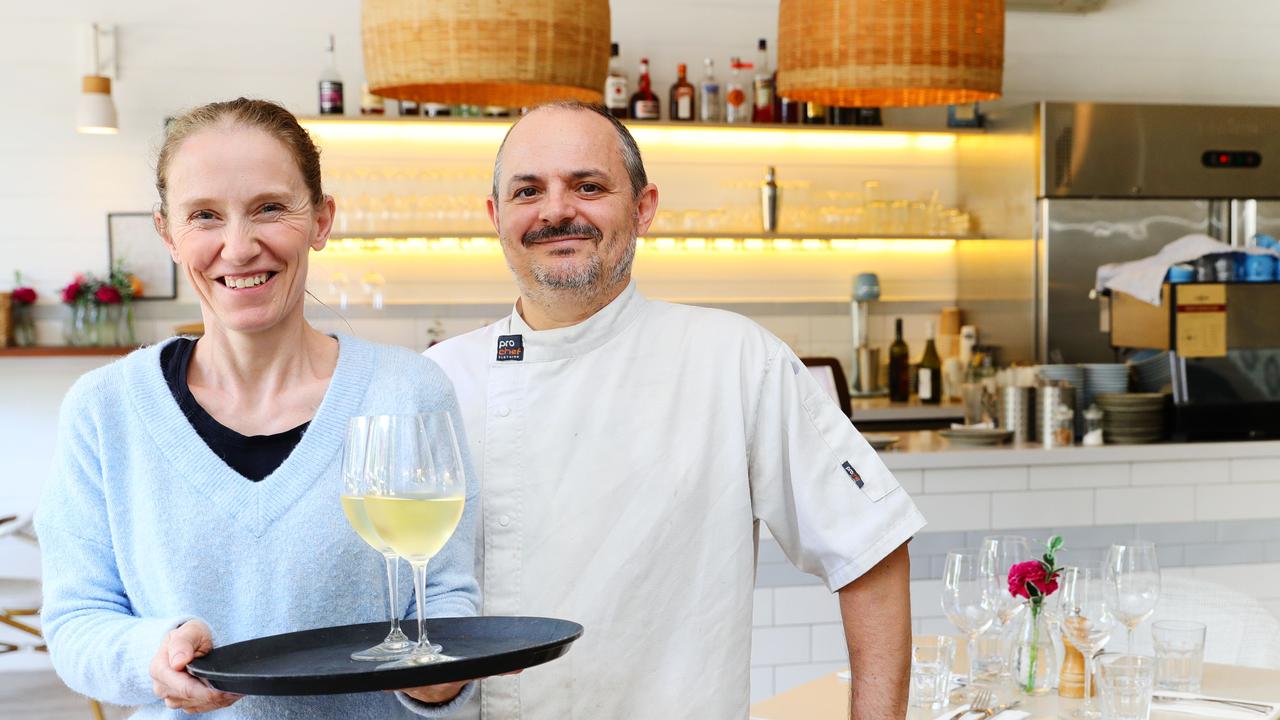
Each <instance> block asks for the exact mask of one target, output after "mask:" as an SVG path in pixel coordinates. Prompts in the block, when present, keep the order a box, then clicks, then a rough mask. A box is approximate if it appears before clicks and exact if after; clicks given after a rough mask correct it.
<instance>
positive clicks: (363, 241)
mask: <svg viewBox="0 0 1280 720" xmlns="http://www.w3.org/2000/svg"><path fill="white" fill-rule="evenodd" d="M971 239H977V236H972V235H966V236H921V235H882V234H877V235H857V234H837V235H826V234H813V233H788V234H776V235H771V234H743V233H717V234H691V233H651V234H649V235H647V236H645V237H642V238H640V239H639V240H638V245H637V248H636V250H637V252H640V253H691V254H700V253H726V254H732V253H736V254H755V253H771V254H793V253H799V254H815V253H865V252H892V253H902V254H920V253H924V254H934V253H940V252H950V251H951V250H953V249H954V248H955V244H956V242H957V241H959V240H971ZM327 252H339V253H346V252H351V253H408V254H419V253H457V254H474V255H492V254H500V253H501V252H502V246H501V245H500V244H499V242H498V238H497V237H495V236H493V235H484V234H481V233H474V232H471V233H432V234H352V233H343V234H341V235H335V236H334V237H332V238H331V239H330V241H329V246H328V250H327Z"/></svg>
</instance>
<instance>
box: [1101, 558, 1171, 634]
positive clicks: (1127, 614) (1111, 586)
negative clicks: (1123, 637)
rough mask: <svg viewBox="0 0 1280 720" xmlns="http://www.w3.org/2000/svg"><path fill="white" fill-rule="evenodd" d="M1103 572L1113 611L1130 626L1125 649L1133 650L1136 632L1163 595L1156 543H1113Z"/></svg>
mask: <svg viewBox="0 0 1280 720" xmlns="http://www.w3.org/2000/svg"><path fill="white" fill-rule="evenodd" d="M1103 573H1104V576H1105V578H1106V580H1107V589H1108V592H1109V593H1110V595H1111V605H1112V612H1113V613H1114V614H1115V616H1116V618H1118V619H1119V620H1120V622H1122V623H1124V626H1125V628H1126V629H1127V630H1128V641H1127V643H1126V650H1125V652H1126V653H1128V654H1130V655H1132V654H1133V633H1134V631H1135V630H1137V629H1138V626H1139V625H1141V624H1142V621H1143V620H1146V619H1147V618H1149V617H1151V613H1153V612H1155V609H1156V602H1157V601H1158V600H1159V599H1160V566H1159V565H1158V564H1157V562H1156V546H1155V545H1153V544H1152V543H1149V542H1132V543H1128V544H1125V545H1112V546H1111V549H1110V550H1109V551H1107V560H1106V565H1105V566H1104V567H1103Z"/></svg>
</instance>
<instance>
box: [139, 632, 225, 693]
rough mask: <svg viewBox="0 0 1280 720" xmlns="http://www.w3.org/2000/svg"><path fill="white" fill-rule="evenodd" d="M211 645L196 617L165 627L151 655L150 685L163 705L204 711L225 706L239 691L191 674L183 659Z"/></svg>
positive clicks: (201, 651) (191, 656) (211, 637)
mask: <svg viewBox="0 0 1280 720" xmlns="http://www.w3.org/2000/svg"><path fill="white" fill-rule="evenodd" d="M211 649H213V635H212V633H211V632H210V631H209V626H208V625H205V624H204V623H202V622H199V621H191V622H188V623H184V624H183V625H182V626H181V627H178V628H176V629H174V630H171V631H169V634H168V635H166V636H165V639H164V642H162V643H161V644H160V648H159V649H158V650H157V651H156V654H155V656H154V657H153V658H152V659H151V688H152V691H153V692H155V694H156V697H158V698H160V699H161V700H163V701H164V704H165V706H166V707H169V708H172V709H175V710H176V709H182V710H186V711H187V712H206V711H209V710H216V709H218V708H222V707H226V706H228V705H230V704H232V703H234V702H235V701H236V700H239V699H240V696H239V695H235V694H232V693H226V692H222V691H221V690H215V689H214V688H211V687H209V686H208V685H207V684H205V683H204V682H202V681H200V680H198V679H196V678H194V677H192V676H191V675H190V674H189V673H188V672H187V671H186V668H187V663H189V662H191V661H192V660H193V659H195V658H198V657H200V656H202V655H205V654H206V653H208V652H209V651H210V650H211Z"/></svg>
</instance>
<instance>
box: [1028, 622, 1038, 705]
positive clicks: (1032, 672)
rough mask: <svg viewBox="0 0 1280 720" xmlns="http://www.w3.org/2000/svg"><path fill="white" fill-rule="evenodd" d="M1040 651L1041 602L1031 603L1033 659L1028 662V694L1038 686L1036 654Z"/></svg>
mask: <svg viewBox="0 0 1280 720" xmlns="http://www.w3.org/2000/svg"><path fill="white" fill-rule="evenodd" d="M1039 651H1040V603H1031V660H1030V662H1028V663H1027V694H1031V693H1032V692H1033V691H1034V690H1035V688H1036V654H1037V653H1039Z"/></svg>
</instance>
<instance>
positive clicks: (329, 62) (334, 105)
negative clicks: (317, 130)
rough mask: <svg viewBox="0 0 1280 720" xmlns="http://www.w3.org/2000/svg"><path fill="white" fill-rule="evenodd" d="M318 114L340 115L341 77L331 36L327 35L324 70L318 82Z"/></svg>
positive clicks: (341, 108)
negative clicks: (327, 45) (327, 42)
mask: <svg viewBox="0 0 1280 720" xmlns="http://www.w3.org/2000/svg"><path fill="white" fill-rule="evenodd" d="M318 89H319V95H320V114H321V115H341V114H342V111H343V107H342V76H341V75H339V74H338V62H337V60H336V59H335V57H334V53H333V35H332V34H331V35H329V48H328V49H327V50H325V54H324V69H323V70H321V71H320V82H319V87H318Z"/></svg>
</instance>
